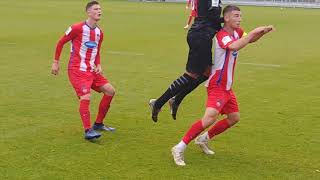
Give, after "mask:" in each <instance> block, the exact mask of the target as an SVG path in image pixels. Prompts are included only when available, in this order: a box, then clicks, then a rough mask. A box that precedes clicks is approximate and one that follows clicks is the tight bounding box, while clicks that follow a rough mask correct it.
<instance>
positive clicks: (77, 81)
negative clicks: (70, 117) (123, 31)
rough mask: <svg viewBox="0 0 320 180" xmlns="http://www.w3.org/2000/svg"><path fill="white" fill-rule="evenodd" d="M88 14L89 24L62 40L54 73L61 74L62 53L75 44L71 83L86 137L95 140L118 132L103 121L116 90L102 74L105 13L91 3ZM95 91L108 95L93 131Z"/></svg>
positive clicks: (73, 29)
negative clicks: (93, 97) (101, 26)
mask: <svg viewBox="0 0 320 180" xmlns="http://www.w3.org/2000/svg"><path fill="white" fill-rule="evenodd" d="M86 12H87V15H88V19H87V20H86V21H85V22H80V23H77V24H74V25H72V26H71V27H69V28H68V30H67V31H66V32H65V35H64V36H63V37H62V38H61V39H60V40H59V42H58V44H57V46H56V52H55V59H54V62H53V64H52V69H51V72H52V74H54V75H58V73H59V60H60V54H61V51H62V49H63V46H64V44H66V43H67V42H69V41H71V53H70V60H69V65H68V75H69V80H70V82H71V84H72V86H73V88H74V89H75V91H76V94H77V96H78V97H79V99H80V107H79V112H80V116H81V120H82V123H83V127H84V129H85V138H86V139H94V138H99V137H100V136H101V134H99V133H98V132H96V131H95V130H105V131H114V130H115V129H114V128H112V127H108V126H105V125H104V124H103V119H104V117H105V116H106V114H107V112H108V110H109V107H110V103H111V101H112V98H113V96H114V94H115V90H114V88H113V86H112V85H111V84H110V83H109V81H108V80H107V79H106V78H105V77H104V76H103V75H102V68H101V64H100V49H101V44H102V41H103V32H102V30H101V29H100V28H99V27H98V26H97V22H98V21H99V20H100V18H101V14H102V11H101V7H100V5H99V3H98V2H97V1H91V2H89V3H88V4H87V6H86ZM91 89H93V90H95V91H97V92H103V93H104V95H103V97H102V100H101V102H100V105H99V112H98V115H97V118H96V121H95V124H94V125H93V127H92V128H91V120H90V111H89V105H90V97H91Z"/></svg>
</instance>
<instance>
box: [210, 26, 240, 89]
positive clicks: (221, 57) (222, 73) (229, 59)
mask: <svg viewBox="0 0 320 180" xmlns="http://www.w3.org/2000/svg"><path fill="white" fill-rule="evenodd" d="M243 33H244V31H243V30H242V29H241V28H239V29H235V30H234V32H233V34H229V33H228V32H227V31H225V30H224V29H221V30H220V31H219V32H218V33H217V34H216V37H215V50H214V65H213V66H212V71H211V76H210V78H209V81H208V82H209V86H210V85H213V86H222V87H223V88H224V89H225V90H227V91H228V90H230V89H231V87H232V83H233V76H234V68H235V65H236V61H237V57H238V51H232V50H229V49H228V47H229V46H230V44H232V43H233V42H235V41H236V40H238V39H240V38H241V37H242V36H243Z"/></svg>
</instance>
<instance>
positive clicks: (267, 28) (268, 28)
mask: <svg viewBox="0 0 320 180" xmlns="http://www.w3.org/2000/svg"><path fill="white" fill-rule="evenodd" d="M262 29H263V30H259V31H258V32H257V33H256V35H255V36H254V37H253V38H252V39H251V41H250V43H254V42H256V41H258V40H259V39H260V38H261V37H262V36H264V35H265V34H267V33H269V32H271V31H274V30H275V28H274V27H273V26H272V25H269V26H263V27H262Z"/></svg>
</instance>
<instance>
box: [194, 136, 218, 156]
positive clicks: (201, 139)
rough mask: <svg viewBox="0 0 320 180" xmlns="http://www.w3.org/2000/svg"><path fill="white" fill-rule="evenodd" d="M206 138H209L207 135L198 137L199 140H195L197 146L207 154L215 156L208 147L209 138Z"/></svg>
mask: <svg viewBox="0 0 320 180" xmlns="http://www.w3.org/2000/svg"><path fill="white" fill-rule="evenodd" d="M205 136H207V133H205V134H202V135H201V136H199V137H197V139H196V140H195V144H197V145H199V147H200V148H201V149H202V151H203V152H204V153H205V154H208V155H213V154H214V152H213V151H212V150H211V149H210V147H209V145H208V138H206V137H205Z"/></svg>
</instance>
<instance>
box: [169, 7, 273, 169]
mask: <svg viewBox="0 0 320 180" xmlns="http://www.w3.org/2000/svg"><path fill="white" fill-rule="evenodd" d="M223 16H224V27H223V29H221V30H220V31H219V32H218V33H217V35H216V38H215V55H214V65H213V66H212V73H211V75H210V78H209V81H208V85H207V92H208V99H207V108H206V111H205V114H204V116H203V118H202V119H200V120H197V121H196V122H195V123H194V124H193V125H192V126H191V128H190V129H189V130H188V131H187V133H186V134H185V136H184V137H183V138H182V140H181V141H180V142H179V143H178V144H177V145H175V146H174V147H173V148H172V149H171V151H172V155H173V159H174V161H175V163H176V164H177V165H179V166H184V165H185V162H184V155H183V154H184V151H185V149H186V147H187V145H188V144H189V143H190V141H192V140H193V139H194V138H196V137H197V136H198V135H199V134H200V133H201V132H202V131H203V130H204V129H206V128H207V127H209V126H211V125H212V124H213V123H214V122H216V120H217V117H218V115H219V114H226V115H227V118H225V119H223V120H221V121H218V122H217V123H216V124H214V125H213V126H212V127H211V128H210V129H209V130H208V131H207V132H205V133H204V134H202V135H201V136H199V137H198V138H197V139H196V140H195V143H196V144H197V145H199V146H200V148H201V149H202V150H203V152H204V153H205V154H209V155H210V154H214V152H213V151H212V150H211V149H210V148H209V146H208V141H209V140H210V139H213V138H215V137H216V136H217V135H218V134H220V133H222V132H224V131H225V130H227V129H228V128H230V127H232V126H233V125H234V124H236V123H237V122H239V120H240V114H239V109H238V103H237V99H236V96H235V94H234V92H233V91H232V84H233V75H234V68H235V64H236V62H237V57H238V51H239V50H240V49H242V48H244V47H245V46H246V45H247V44H248V43H252V42H255V41H257V40H258V39H260V38H261V37H262V36H263V35H265V34H266V33H268V32H270V31H272V30H273V27H272V26H264V27H258V28H256V29H254V30H253V31H251V32H249V33H248V35H246V36H243V34H244V31H243V30H242V29H241V27H240V22H241V11H240V9H239V8H238V7H237V6H232V5H229V6H226V7H225V8H224V10H223Z"/></svg>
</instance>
